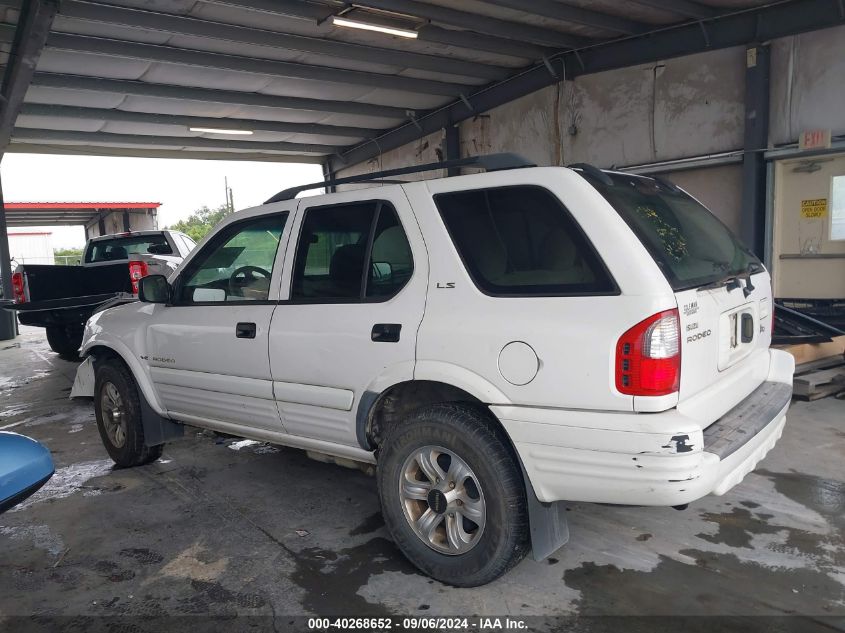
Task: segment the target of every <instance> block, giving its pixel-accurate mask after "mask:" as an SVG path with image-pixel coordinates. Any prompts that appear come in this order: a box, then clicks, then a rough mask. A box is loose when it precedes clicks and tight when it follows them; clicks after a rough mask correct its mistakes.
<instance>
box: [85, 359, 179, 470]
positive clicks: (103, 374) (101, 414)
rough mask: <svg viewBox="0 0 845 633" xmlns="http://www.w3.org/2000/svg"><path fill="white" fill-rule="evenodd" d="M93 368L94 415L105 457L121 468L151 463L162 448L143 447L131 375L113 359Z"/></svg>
mask: <svg viewBox="0 0 845 633" xmlns="http://www.w3.org/2000/svg"><path fill="white" fill-rule="evenodd" d="M95 367H96V369H95V372H96V373H95V380H94V413H95V415H96V417H97V428H98V429H99V431H100V439H101V440H102V441H103V446H105V447H106V451H107V452H108V454H109V457H111V458H112V460H113V461H114V463H115V464H117V465H118V466H120V467H121V468H130V467H132V466H142V465H144V464H149V463H150V462H154V461H155V460H157V459H158V458H159V457H161V454H162V451H163V450H164V446H163V445H161V444H159V445H158V446H146V445H145V444H144V425H143V423H142V421H141V400H140V398H139V397H138V385H137V384H136V383H135V378H134V377H133V376H132V372H131V371H129V368H128V367H127V366H126V365H125V364H124V363H123V362H122V361H120V360H118V359H116V358H110V359H107V360H105V361H102V362H101V363H97V365H96V366H95Z"/></svg>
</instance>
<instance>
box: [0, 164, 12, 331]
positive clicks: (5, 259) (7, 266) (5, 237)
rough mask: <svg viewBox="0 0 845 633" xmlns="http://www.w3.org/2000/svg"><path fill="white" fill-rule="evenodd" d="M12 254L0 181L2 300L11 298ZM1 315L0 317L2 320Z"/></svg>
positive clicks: (0, 272) (0, 181)
mask: <svg viewBox="0 0 845 633" xmlns="http://www.w3.org/2000/svg"><path fill="white" fill-rule="evenodd" d="M11 259H12V253H11V252H10V251H9V230H8V228H7V226H6V208H5V202H4V201H3V184H2V180H0V277H2V278H3V298H4V299H11V298H12V272H14V271H12V265H11V261H10V260H11ZM2 316H3V315H0V318H2Z"/></svg>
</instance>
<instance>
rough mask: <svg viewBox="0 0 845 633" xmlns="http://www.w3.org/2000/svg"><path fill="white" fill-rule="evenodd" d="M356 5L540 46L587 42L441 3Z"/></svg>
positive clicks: (370, 1) (364, 0)
mask: <svg viewBox="0 0 845 633" xmlns="http://www.w3.org/2000/svg"><path fill="white" fill-rule="evenodd" d="M355 6H356V7H366V8H370V9H378V10H380V11H391V12H394V13H399V14H402V15H410V16H413V17H417V18H423V19H425V20H431V21H432V22H438V23H440V24H445V25H449V26H456V27H458V28H461V29H466V30H467V31H475V32H477V33H485V34H487V35H495V36H497V37H504V38H506V39H510V40H519V41H522V42H533V43H534V44H539V45H540V46H553V47H555V48H558V49H560V48H574V47H576V46H580V45H583V44H585V43H586V40H584V39H583V38H580V37H576V36H574V35H568V34H566V33H561V32H560V31H555V30H552V29H546V28H543V27H539V26H533V25H530V24H523V23H521V22H510V21H508V20H500V19H499V18H491V17H488V16H486V15H479V14H477V13H469V12H467V11H459V10H458V9H452V8H450V7H444V6H441V5H434V4H427V3H425V2H418V1H417V0H355Z"/></svg>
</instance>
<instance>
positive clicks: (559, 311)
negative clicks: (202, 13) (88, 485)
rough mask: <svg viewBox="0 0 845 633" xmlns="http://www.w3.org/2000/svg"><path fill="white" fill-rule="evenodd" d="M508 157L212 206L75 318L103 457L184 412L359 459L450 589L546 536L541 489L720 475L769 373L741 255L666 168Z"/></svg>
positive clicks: (636, 493)
mask: <svg viewBox="0 0 845 633" xmlns="http://www.w3.org/2000/svg"><path fill="white" fill-rule="evenodd" d="M521 164H522V163H521V162H520V161H519V160H518V158H517V157H514V156H511V155H504V156H503V155H497V156H493V157H483V158H482V159H464V160H462V161H457V162H452V163H449V164H438V165H435V167H444V166H449V165H452V166H455V165H475V166H482V167H483V166H486V167H488V171H487V172H486V173H475V174H472V175H464V176H457V177H451V178H440V179H432V180H426V181H421V182H412V183H398V184H396V183H395V181H394V184H386V185H384V186H379V187H370V188H366V189H358V190H355V191H346V192H342V193H330V194H326V195H321V196H315V197H306V198H300V199H296V197H295V195H296V193H297V191H299V190H303V189H306V187H302V188H298V189H295V190H290V191H287V192H282V194H278V195H277V196H275V197H274V198H273V199H271V201H268V203H266V204H264V205H262V206H260V207H256V208H253V209H248V210H245V211H241V212H239V213H236V214H234V215H233V216H231V217H229V218H227V219H226V220H225V222H223V223H222V224H221V225H220V226H218V227H217V228H216V230H215V231H214V232H213V233H212V234H211V235H210V236H209V237H207V238H206V239H205V240H204V241H203V242H202V243H201V244H200V245H199V246H198V247H197V248H196V249H195V250H194V251H193V252H192V253H191V255H190V256H189V257H188V258H187V259H186V260H185V262H184V263H183V264H182V265H181V266H180V267H179V269H178V270H177V271H176V272H174V273H173V274H172V275H171V276H170V277H169V279H165V278H164V277H161V276H151V277H146V278H144V279H143V280H142V282H141V290H140V299H141V300H140V302H137V303H133V304H129V305H124V306H120V307H117V308H113V309H110V310H107V311H105V312H102V313H100V314H97V315H95V316H94V317H92V318H91V320H90V321H89V322H88V325H87V328H86V331H85V338H84V342H83V346H82V353H83V355H84V356H89V357H90V358H89V359H88V360H87V361H86V363H85V364H84V365H83V366H82V368H81V370H80V372H79V377H78V383H79V384H78V385H77V386H76V388H75V394H76V395H80V394H85V393H87V395H90V396H93V397H94V403H95V407H96V415H97V423H98V425H99V429H100V434H101V436H102V439H103V442H104V444H105V447H106V449H107V450H108V452H109V454H110V455H111V457H112V458H113V459H114V461H115V462H116V463H117V464H119V465H121V466H133V465H140V464H144V463H147V462H150V461H152V460H154V459H156V458H157V457H158V456H159V455H160V454H161V451H162V444H163V442H164V441H166V440H168V439H170V438H172V437H174V436H176V435H178V434H180V432H181V429H182V424H181V423H187V424H191V425H193V426H198V427H203V428H207V429H212V430H215V431H219V432H224V433H228V434H234V435H238V436H244V437H248V438H253V439H257V440H263V441H267V442H273V443H277V444H283V445H287V446H292V447H297V448H301V449H305V450H308V451H311V452H314V453H321V454H323V455H330V456H333V458H335V459H336V460H337V461H339V462H344V461H345V462H347V463H348V462H350V461H354V462H365V463H370V464H372V463H375V464H376V466H377V479H378V488H379V495H380V499H381V504H382V511H383V514H384V518H385V522H386V525H387V527H388V529H389V530H390V533H391V534H392V536H393V538H394V539H395V540H396V543H397V544H398V545H399V547H400V548H401V549H402V551H403V552H404V553H405V554H406V555H407V557H408V558H409V559H410V560H411V561H412V562H413V563H414V564H415V565H416V566H417V567H419V568H420V569H421V570H422V571H423V572H425V573H426V574H429V575H430V576H432V577H434V578H437V579H439V580H442V581H444V582H447V583H451V584H454V585H461V586H473V585H479V584H483V583H486V582H489V581H490V580H492V579H494V578H496V577H497V576H499V575H501V574H502V573H504V572H505V571H506V570H508V569H509V568H510V567H512V566H513V565H514V564H516V563H517V562H518V561H519V560H520V559H521V558H522V557H523V556H524V555H525V553H527V552H528V551H529V550H533V554H534V556H535V558H542V557H544V556H546V555H548V554H549V553H551V552H552V551H554V550H555V549H556V548H558V547H559V546H560V545H562V544H563V543H564V542H565V541H566V539H567V538H568V531H567V528H566V523H565V518H564V517H563V512H562V504H561V503H557V502H559V501H561V500H571V501H594V502H602V503H614V504H633V505H653V506H684V505H685V504H687V503H689V502H691V501H693V500H695V499H698V498H700V497H702V496H704V495H707V494H717V495H718V494H723V493H724V492H726V491H727V490H729V489H730V488H731V487H732V486H734V485H736V484H737V483H739V482H740V481H741V480H742V478H743V477H744V475H745V474H746V473H748V472H750V471H751V470H752V469H753V468H754V467H755V465H756V464H757V463H758V462H759V461H760V460H761V459H762V458H763V457H764V456H765V454H766V453H767V452H768V451H769V449H771V448H772V446H773V445H774V444H775V442H776V441H777V439H778V438H779V437H780V435H781V433H782V430H783V426H784V422H785V415H786V410H787V408H788V406H789V402H790V397H791V392H792V373H793V369H794V362H793V359H792V356H790V355H789V354H787V353H785V352H780V351H776V350H771V349H769V345H770V341H771V326H772V315H773V305H772V295H771V286H770V280H769V275H768V273H767V272H766V270H765V268H764V267H763V266H762V264H761V263H760V261H759V260H758V259H757V258H756V257H755V256H754V255H753V254H751V252H750V251H749V250H748V249H746V248H745V247H744V246H743V245H742V244H741V243H740V242H739V241H738V240H737V238H736V237H734V235H733V234H731V232H730V231H729V230H728V229H727V228H726V227H725V226H724V225H723V224H722V223H721V222H720V221H719V220H718V219H716V217H715V216H713V215H712V214H711V213H710V212H709V211H707V209H705V208H704V207H703V206H702V205H701V204H700V203H699V202H697V201H696V200H695V199H693V198H692V197H690V196H689V195H688V194H686V193H685V192H683V191H681V190H680V189H678V188H677V187H676V186H675V185H673V184H671V183H669V182H667V181H664V180H662V179H659V178H658V179H654V178H649V177H642V176H634V175H630V174H625V173H619V172H611V171H600V170H598V169H596V168H594V167H591V166H589V165H581V166H573V168H563V167H527V168H519V166H520V165H521ZM424 168H428V169H431V168H432V166H431V165H428V166H423V167H420V168H416V169H414V170H412V169H405V170H393V171H392V172H382V173H380V174H371V175H370V176H368V177H369V178H374V179H377V180H379V181H380V183H381V184H384V180H383V179H384V178H386V177H389V176H391V175H395V174H401V173H409V172H411V171H417V170H422V169H424ZM493 168H496V169H494V170H493ZM363 179H364V178H363V177H362V178H355V179H342V180H340V181H337V182H339V183H340V182H348V181H353V180H354V181H357V180H363ZM91 372H94V374H92V373H91ZM86 383H87V384H89V385H90V387H89V388H87V389H86V388H85V384H86Z"/></svg>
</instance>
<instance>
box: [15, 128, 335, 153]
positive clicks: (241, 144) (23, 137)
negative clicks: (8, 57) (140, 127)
mask: <svg viewBox="0 0 845 633" xmlns="http://www.w3.org/2000/svg"><path fill="white" fill-rule="evenodd" d="M12 138H13V139H14V140H15V141H16V142H17V141H21V142H26V141H56V142H62V141H64V142H73V143H84V144H90V143H112V144H117V145H140V146H144V145H147V146H150V147H197V148H203V149H212V148H213V149H220V150H226V149H232V150H251V151H253V152H263V151H267V152H288V153H305V154H317V155H325V154H332V153H334V152H335V151H337V149H336V148H335V147H332V146H330V145H317V144H307V143H287V142H284V141H272V142H269V141H235V140H230V139H216V138H204V137H200V136H147V135H145V134H110V133H108V132H75V131H68V130H44V129H40V128H39V129H36V128H24V127H16V128H15V129H14V131H13V133H12Z"/></svg>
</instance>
